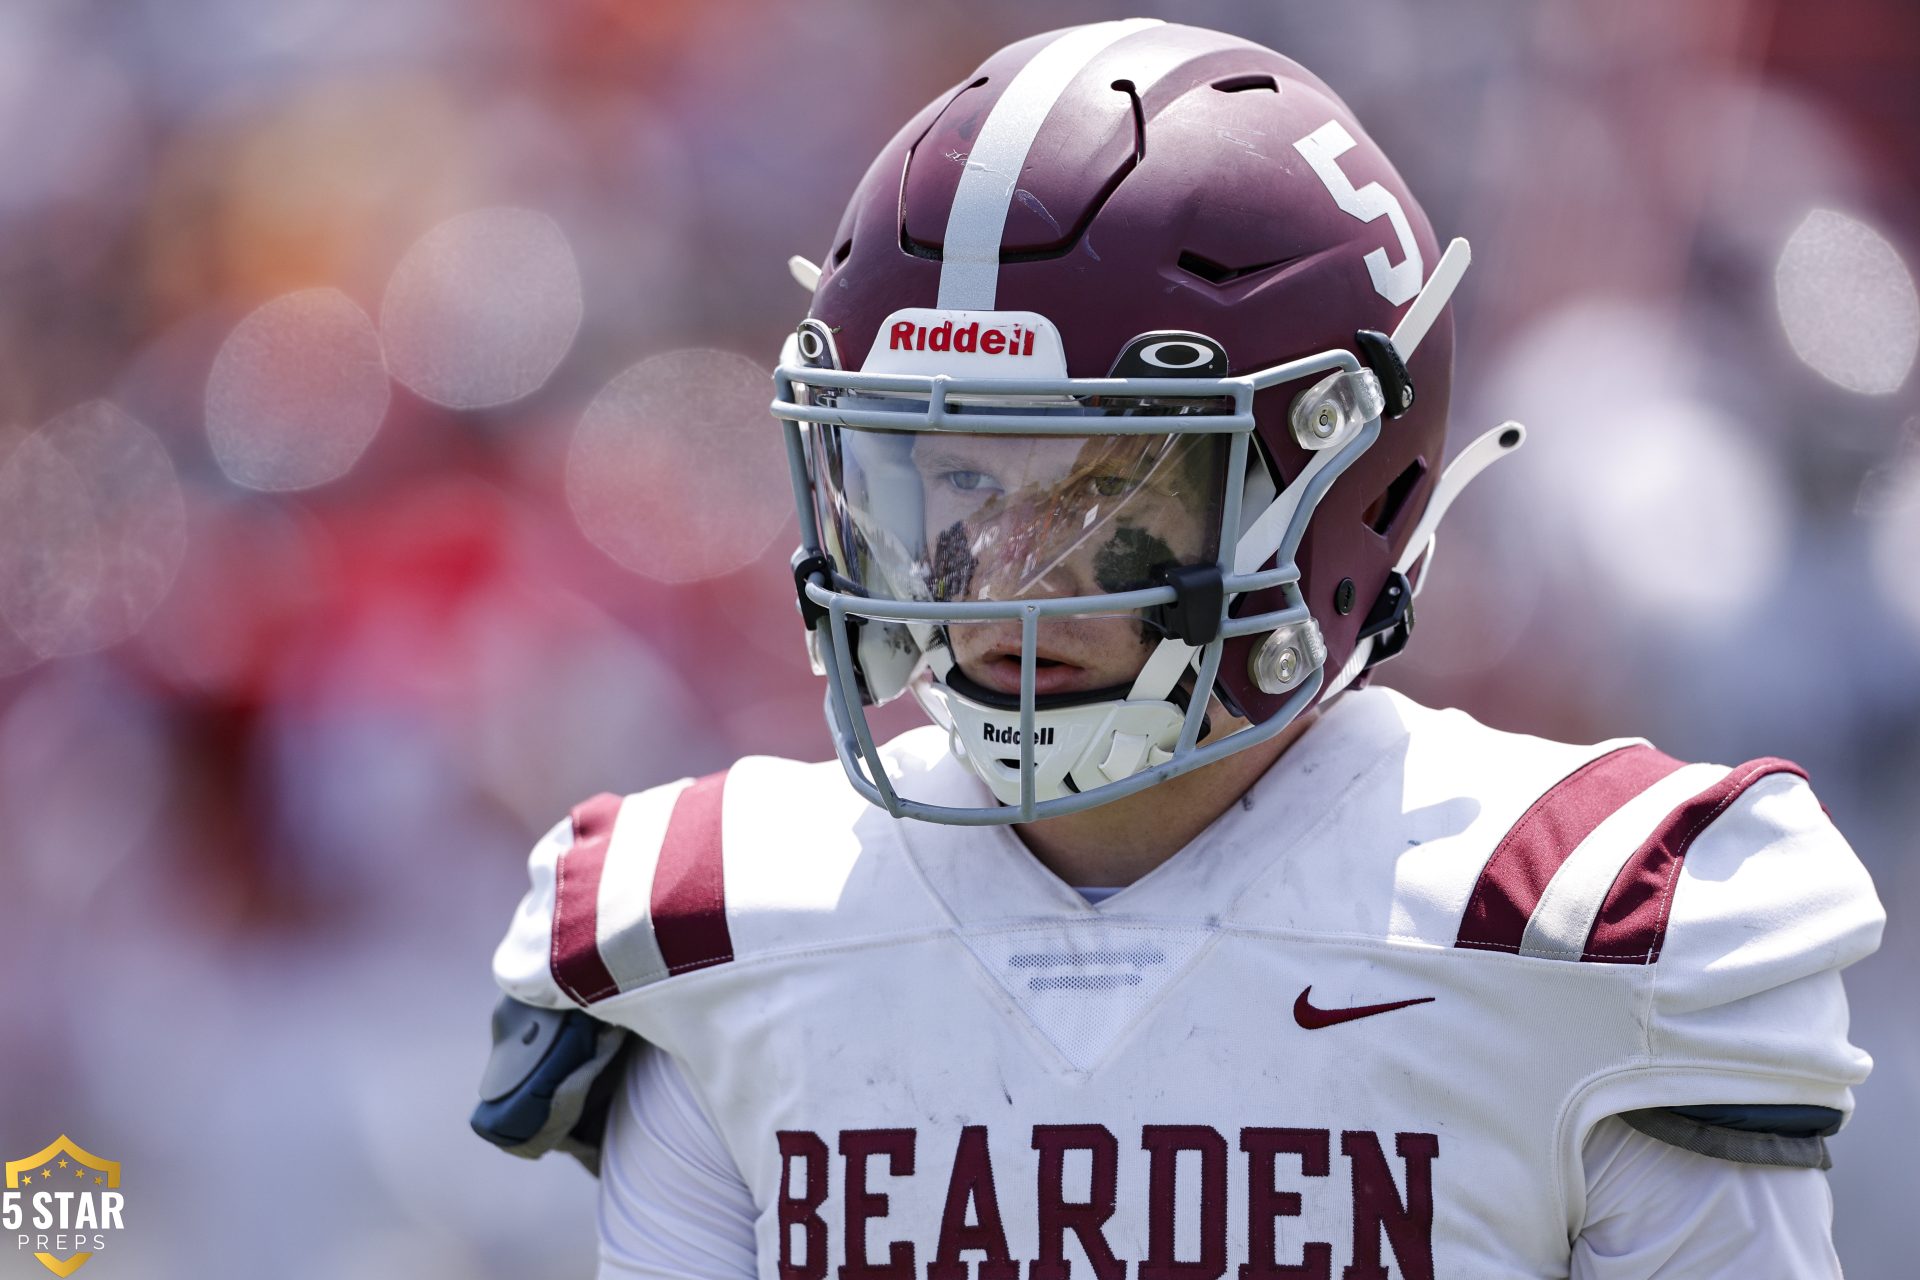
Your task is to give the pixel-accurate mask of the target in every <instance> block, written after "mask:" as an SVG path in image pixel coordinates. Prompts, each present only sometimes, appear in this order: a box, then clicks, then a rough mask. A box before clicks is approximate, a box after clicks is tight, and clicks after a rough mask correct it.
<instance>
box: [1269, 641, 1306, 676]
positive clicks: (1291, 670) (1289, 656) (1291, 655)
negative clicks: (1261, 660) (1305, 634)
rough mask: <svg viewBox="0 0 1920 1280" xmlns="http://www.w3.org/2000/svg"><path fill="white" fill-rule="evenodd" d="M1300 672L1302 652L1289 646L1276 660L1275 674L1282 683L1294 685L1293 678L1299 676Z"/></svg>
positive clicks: (1274, 665)
mask: <svg viewBox="0 0 1920 1280" xmlns="http://www.w3.org/2000/svg"><path fill="white" fill-rule="evenodd" d="M1299 671H1300V650H1298V649H1296V648H1295V647H1294V646H1292V645H1288V646H1287V647H1286V648H1284V649H1282V650H1281V651H1280V656H1279V657H1278V658H1277V659H1275V660H1274V664H1273V674H1274V675H1275V676H1277V677H1279V679H1280V680H1281V682H1282V683H1285V684H1292V683H1293V677H1294V676H1295V675H1297V674H1298V673H1299Z"/></svg>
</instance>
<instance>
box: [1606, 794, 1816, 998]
mask: <svg viewBox="0 0 1920 1280" xmlns="http://www.w3.org/2000/svg"><path fill="white" fill-rule="evenodd" d="M1776 773H1791V774H1793V775H1795V776H1797V777H1801V778H1804V777H1806V776H1807V771H1806V770H1805V769H1802V768H1801V767H1800V766H1799V765H1797V764H1795V763H1794V762H1793V761H1791V760H1780V759H1777V758H1775V757H1773V756H1767V757H1765V758H1763V759H1759V760H1749V761H1747V763H1745V764H1743V765H1739V766H1737V767H1735V768H1734V770H1733V771H1732V772H1731V773H1729V774H1727V776H1726V777H1724V778H1722V779H1721V780H1720V781H1719V782H1716V783H1714V784H1713V785H1712V786H1711V787H1708V788H1707V789H1706V790H1705V791H1702V792H1701V793H1700V794H1699V795H1697V796H1695V797H1694V798H1693V799H1691V800H1689V801H1687V802H1686V803H1685V804H1683V805H1681V806H1680V807H1679V808H1677V809H1675V810H1674V811H1673V812H1672V813H1669V814H1668V815H1667V816H1666V817H1665V818H1662V819H1661V820H1660V825H1659V826H1658V827H1656V828H1654V831H1653V834H1652V835H1650V836H1648V837H1647V839H1646V841H1645V843H1643V844H1642V845H1641V846H1640V847H1639V848H1638V849H1636V850H1634V852H1633V856H1632V857H1630V858H1628V859H1627V863H1626V865H1625V866H1623V867H1621V868H1620V874H1619V875H1618V876H1616V877H1615V878H1614V881H1613V888H1611V889H1609V890H1608V891H1607V900H1606V901H1605V902H1604V903H1602V904H1601V907H1600V915H1599V916H1598V918H1596V919H1595V920H1594V922H1593V932H1591V933H1589V934H1588V935H1587V950H1586V953H1585V954H1584V955H1582V956H1581V957H1580V958H1581V959H1582V960H1593V961H1598V962H1600V963H1603V964H1652V963H1653V962H1654V961H1656V960H1658V959H1659V958H1660V947H1661V944H1662V943H1664V942H1665V941H1666V937H1667V915H1668V913H1669V912H1670V911H1671V910H1672V907H1673V886H1674V882H1675V881H1676V880H1678V879H1679V876H1680V864H1681V863H1682V862H1684V861H1685V860H1686V856H1687V850H1688V849H1689V848H1691V847H1692V845H1693V842H1694V840H1695V839H1696V838H1698V837H1699V835H1700V833H1701V832H1702V831H1705V830H1706V829H1707V826H1708V824H1710V823H1711V822H1712V821H1713V820H1714V819H1715V818H1717V817H1719V816H1720V815H1721V814H1723V813H1725V812H1726V811H1727V807H1728V806H1729V805H1731V804H1732V803H1733V802H1734V801H1735V800H1738V799H1739V798H1740V797H1741V796H1742V795H1743V794H1744V793H1745V792H1746V790H1747V788H1748V787H1751V786H1752V785H1753V784H1754V783H1756V782H1758V781H1760V779H1762V778H1766V777H1771V776H1772V775H1774V774H1776Z"/></svg>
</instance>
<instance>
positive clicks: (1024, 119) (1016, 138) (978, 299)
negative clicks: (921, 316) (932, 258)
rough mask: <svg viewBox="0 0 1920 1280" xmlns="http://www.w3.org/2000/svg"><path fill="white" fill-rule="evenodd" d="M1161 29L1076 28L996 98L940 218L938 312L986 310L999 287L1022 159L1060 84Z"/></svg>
mask: <svg viewBox="0 0 1920 1280" xmlns="http://www.w3.org/2000/svg"><path fill="white" fill-rule="evenodd" d="M1159 25H1160V19H1158V18H1128V19H1125V20H1124V21H1119V22H1096V23H1092V24H1091V25H1088V26H1084V27H1075V28H1073V29H1072V30H1070V31H1067V32H1065V33H1063V34H1062V35H1061V36H1060V38H1059V39H1057V40H1055V41H1054V42H1053V43H1052V44H1049V45H1048V46H1047V47H1046V48H1044V49H1042V50H1041V51H1040V52H1039V53H1037V54H1035V55H1034V56H1033V58H1032V59H1031V60H1029V61H1028V63H1027V65H1026V66H1024V67H1022V68H1020V71H1019V73H1018V74H1017V75H1015V76H1014V77H1013V82H1012V83H1011V84H1009V85H1008V86H1007V90H1006V92H1005V93H1003V94H1001V95H1000V101H998V102H996V103H995V104H994V106H993V110H992V111H990V112H988V113H987V119H986V123H985V124H983V125H981V126H980V135H979V137H978V138H976V139H975V140H974V144H973V150H972V151H970V152H969V153H968V154H967V167H966V168H965V169H964V170H962V171H961V174H960V185H959V187H958V188H957V189H956V190H955V191H954V193H953V208H952V210H951V211H949V212H948V214H947V235H946V240H945V242H944V244H943V245H942V248H941V253H940V258H941V265H940V302H939V305H940V306H941V307H944V308H947V309H950V310H962V311H991V310H993V304H994V295H995V293H996V292H998V290H999V285H1000V237H1001V235H1002V234H1003V233H1004V232H1005V231H1006V227H1007V210H1008V209H1009V208H1010V207H1011V206H1012V204H1013V192H1014V188H1015V187H1017V186H1018V185H1019V182H1020V171H1021V169H1022V168H1024V167H1025V166H1026V163H1027V152H1028V151H1029V150H1030V149H1032V147H1033V140H1034V139H1035V138H1036V137H1038V136H1039V134H1040V126H1041V125H1043V124H1045V123H1046V120H1047V114H1048V112H1050V111H1052V110H1053V104H1054V103H1056V102H1058V101H1059V100H1060V95H1061V94H1063V93H1065V92H1066V89H1067V85H1069V84H1070V83H1072V81H1073V78H1074V77H1075V76H1077V75H1079V74H1080V72H1081V71H1083V70H1084V69H1085V68H1086V65H1087V64H1088V63H1089V62H1092V61H1093V60H1094V58H1096V57H1098V56H1099V55H1100V53H1101V52H1102V51H1103V50H1105V49H1106V48H1107V47H1108V46H1109V45H1112V44H1114V43H1115V42H1116V41H1119V40H1122V39H1124V38H1125V37H1127V36H1130V35H1132V34H1133V33H1134V32H1136V31H1144V30H1145V29H1146V28H1148V27H1156V26H1159Z"/></svg>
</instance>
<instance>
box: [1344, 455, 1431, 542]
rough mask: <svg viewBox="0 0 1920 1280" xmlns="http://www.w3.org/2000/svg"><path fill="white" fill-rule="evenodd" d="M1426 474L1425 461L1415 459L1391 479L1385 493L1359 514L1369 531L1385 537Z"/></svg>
mask: <svg viewBox="0 0 1920 1280" xmlns="http://www.w3.org/2000/svg"><path fill="white" fill-rule="evenodd" d="M1426 474H1427V463H1426V459H1424V458H1415V459H1414V460H1413V461H1412V462H1409V463H1408V464H1407V469H1406V470H1405V471H1402V472H1401V473H1400V474H1399V475H1397V476H1395V477H1394V478H1393V483H1392V484H1390V485H1388V486H1387V488H1386V491H1385V492H1384V493H1382V494H1381V495H1380V496H1379V497H1377V498H1375V499H1374V500H1373V502H1372V504H1371V505H1369V506H1368V507H1367V509H1366V510H1365V511H1363V512H1361V513H1360V518H1361V519H1362V520H1364V521H1366V522H1367V527H1368V528H1369V529H1372V530H1373V531H1374V532H1375V533H1377V534H1379V535H1380V536H1382V537H1385V536H1386V535H1387V534H1388V533H1389V532H1391V531H1392V529H1393V526H1394V525H1395V524H1396V523H1398V521H1399V519H1400V514H1401V512H1403V511H1405V510H1406V506H1407V499H1408V498H1409V497H1411V496H1412V494H1413V490H1414V486H1415V485H1417V484H1419V483H1420V478H1421V477H1422V476H1424V475H1426Z"/></svg>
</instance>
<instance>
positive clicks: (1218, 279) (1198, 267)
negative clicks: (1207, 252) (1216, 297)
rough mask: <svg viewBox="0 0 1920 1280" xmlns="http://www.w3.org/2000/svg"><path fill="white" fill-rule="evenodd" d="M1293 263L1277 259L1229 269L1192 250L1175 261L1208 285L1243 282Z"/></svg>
mask: <svg viewBox="0 0 1920 1280" xmlns="http://www.w3.org/2000/svg"><path fill="white" fill-rule="evenodd" d="M1292 261H1293V259H1292V258H1275V259H1274V260H1273V261H1272V262H1256V263H1253V264H1252V265H1250V266H1245V267H1229V266H1227V265H1226V264H1225V263H1223V262H1215V261H1214V260H1213V259H1212V258H1204V257H1201V256H1200V255H1199V254H1197V253H1195V252H1193V250H1191V249H1184V250H1182V251H1181V253H1180V256H1179V257H1178V258H1177V259H1175V260H1174V265H1175V266H1176V267H1179V268H1180V269H1181V270H1182V271H1184V272H1186V273H1187V274H1188V275H1190V276H1198V277H1199V278H1200V279H1202V280H1205V281H1206V282H1207V283H1208V284H1213V285H1221V284H1232V283H1233V282H1234V281H1235V280H1241V279H1244V278H1246V277H1247V276H1251V275H1258V274H1259V273H1260V272H1262V271H1269V270H1271V269H1273V268H1274V267H1278V266H1284V265H1285V264H1287V263H1289V262H1292Z"/></svg>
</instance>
